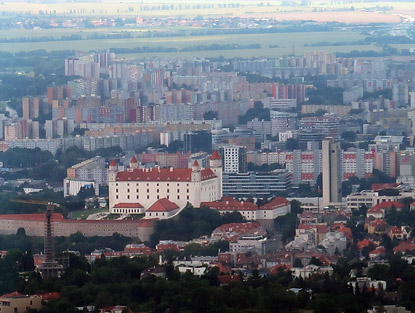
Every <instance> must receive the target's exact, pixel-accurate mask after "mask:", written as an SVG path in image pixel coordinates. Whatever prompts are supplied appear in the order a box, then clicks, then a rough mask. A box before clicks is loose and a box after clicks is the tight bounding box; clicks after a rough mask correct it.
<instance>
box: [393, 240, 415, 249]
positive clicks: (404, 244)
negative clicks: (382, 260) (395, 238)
mask: <svg viewBox="0 0 415 313" xmlns="http://www.w3.org/2000/svg"><path fill="white" fill-rule="evenodd" d="M414 250H415V243H413V242H408V241H403V242H401V243H400V244H399V245H397V246H396V247H395V248H393V251H394V252H405V251H414Z"/></svg>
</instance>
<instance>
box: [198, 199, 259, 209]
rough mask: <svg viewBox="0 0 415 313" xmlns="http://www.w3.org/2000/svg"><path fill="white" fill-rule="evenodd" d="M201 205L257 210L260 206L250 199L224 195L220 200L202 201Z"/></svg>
mask: <svg viewBox="0 0 415 313" xmlns="http://www.w3.org/2000/svg"><path fill="white" fill-rule="evenodd" d="M200 206H207V207H209V208H211V209H215V210H224V211H257V210H258V206H257V205H256V204H254V203H252V202H249V201H238V200H236V199H234V198H231V197H222V199H221V200H219V201H212V202H202V203H200Z"/></svg>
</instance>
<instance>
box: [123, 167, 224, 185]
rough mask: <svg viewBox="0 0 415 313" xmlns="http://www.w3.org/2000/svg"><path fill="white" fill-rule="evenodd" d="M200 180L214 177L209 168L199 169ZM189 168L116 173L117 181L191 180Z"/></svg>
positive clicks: (135, 170)
mask: <svg viewBox="0 0 415 313" xmlns="http://www.w3.org/2000/svg"><path fill="white" fill-rule="evenodd" d="M201 176H202V178H201V179H202V180H208V179H211V178H214V177H216V175H215V173H213V171H212V170H211V169H210V168H207V169H202V170H201ZM191 179H192V169H191V168H174V169H173V168H151V169H142V168H138V169H133V170H131V169H130V170H127V171H122V172H119V173H118V174H117V181H189V182H190V181H191Z"/></svg>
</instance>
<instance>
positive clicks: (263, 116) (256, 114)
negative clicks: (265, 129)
mask: <svg viewBox="0 0 415 313" xmlns="http://www.w3.org/2000/svg"><path fill="white" fill-rule="evenodd" d="M254 118H257V119H258V120H260V121H261V120H264V121H269V120H270V119H271V116H270V111H269V109H268V108H264V104H263V103H262V102H261V101H255V102H254V107H253V108H251V109H249V110H248V111H246V113H245V115H241V116H239V124H246V123H247V122H249V121H251V120H253V119H254Z"/></svg>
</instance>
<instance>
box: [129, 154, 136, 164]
mask: <svg viewBox="0 0 415 313" xmlns="http://www.w3.org/2000/svg"><path fill="white" fill-rule="evenodd" d="M130 163H138V162H137V158H136V157H135V155H133V157H132V158H131V161H130Z"/></svg>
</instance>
